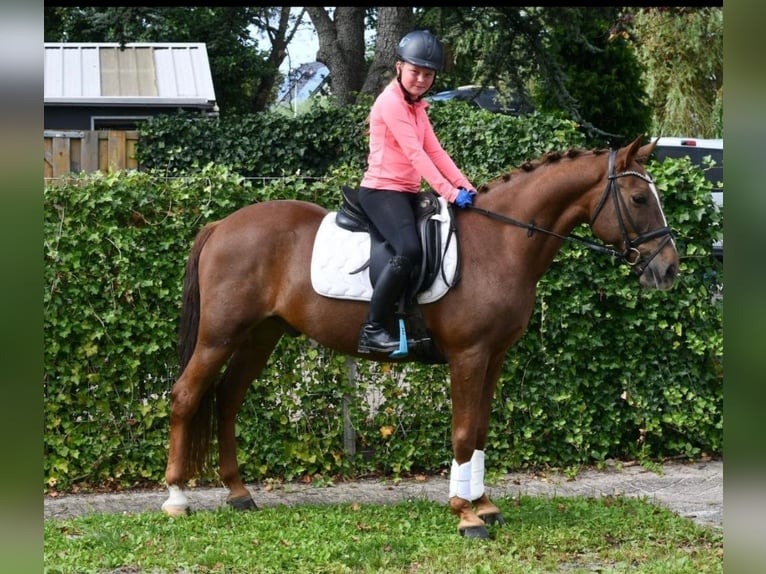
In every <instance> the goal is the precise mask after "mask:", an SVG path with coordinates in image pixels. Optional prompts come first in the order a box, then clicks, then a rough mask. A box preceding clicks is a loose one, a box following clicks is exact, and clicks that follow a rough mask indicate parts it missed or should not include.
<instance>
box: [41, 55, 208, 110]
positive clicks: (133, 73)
mask: <svg viewBox="0 0 766 574" xmlns="http://www.w3.org/2000/svg"><path fill="white" fill-rule="evenodd" d="M44 46H45V68H44V81H45V92H44V94H45V96H44V98H45V103H46V104H98V105H126V104H133V105H179V104H184V105H194V104H198V105H200V104H209V105H212V104H215V90H214V88H213V78H212V75H211V73H210V63H209V61H208V57H207V48H206V47H205V44H204V43H133V44H126V45H125V46H124V48H122V49H121V48H120V45H119V44H117V43H47V42H46V43H45V44H44Z"/></svg>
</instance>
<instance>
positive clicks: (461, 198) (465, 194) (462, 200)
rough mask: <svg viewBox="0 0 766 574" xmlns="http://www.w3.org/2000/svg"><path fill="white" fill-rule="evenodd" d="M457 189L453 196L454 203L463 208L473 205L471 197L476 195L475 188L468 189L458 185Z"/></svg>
mask: <svg viewBox="0 0 766 574" xmlns="http://www.w3.org/2000/svg"><path fill="white" fill-rule="evenodd" d="M458 190H459V191H458V194H457V197H456V198H455V205H457V206H458V207H463V208H465V207H468V206H469V205H473V198H474V197H475V196H476V190H475V189H471V190H468V189H466V188H464V187H459V188H458Z"/></svg>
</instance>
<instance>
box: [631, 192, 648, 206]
mask: <svg viewBox="0 0 766 574" xmlns="http://www.w3.org/2000/svg"><path fill="white" fill-rule="evenodd" d="M632 199H633V203H635V204H636V205H645V204H646V196H645V195H643V194H640V193H637V194H636V195H634V196H633V197H632Z"/></svg>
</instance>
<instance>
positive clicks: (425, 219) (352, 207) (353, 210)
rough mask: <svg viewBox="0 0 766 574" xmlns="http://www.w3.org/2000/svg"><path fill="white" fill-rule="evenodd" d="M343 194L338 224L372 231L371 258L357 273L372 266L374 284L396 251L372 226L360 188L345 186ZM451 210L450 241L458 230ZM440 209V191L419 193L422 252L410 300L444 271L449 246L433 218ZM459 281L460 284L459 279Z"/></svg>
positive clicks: (410, 289)
mask: <svg viewBox="0 0 766 574" xmlns="http://www.w3.org/2000/svg"><path fill="white" fill-rule="evenodd" d="M341 195H342V196H343V202H342V204H341V207H340V209H338V214H337V215H336V217H335V223H336V224H337V225H338V226H339V227H342V228H343V229H346V230H347V231H352V232H364V233H369V234H370V259H369V260H368V261H367V262H366V263H365V264H364V265H362V266H361V267H360V268H359V269H357V270H356V271H354V272H360V271H363V270H364V269H366V268H368V267H369V271H370V282H371V283H372V285H373V286H374V285H375V282H376V280H377V278H378V276H379V275H380V272H381V271H382V270H383V268H384V267H385V266H386V264H387V263H388V261H389V260H390V259H391V257H393V256H394V255H395V253H394V252H393V250H392V249H391V246H390V245H389V244H388V242H387V241H386V240H385V239H383V237H382V236H381V235H380V234H379V233H378V232H377V231H376V230H375V227H374V226H373V225H371V223H370V220H369V218H368V217H367V214H366V213H365V212H364V209H363V208H362V206H361V204H360V203H359V190H358V189H353V188H351V187H348V186H345V185H344V186H343V187H342V189H341ZM447 209H449V210H450V214H449V215H450V233H449V235H448V237H447V241H448V242H449V241H451V240H452V238H453V237H454V236H455V231H456V230H455V224H454V217H453V213H452V206H448V207H447ZM440 211H441V205H440V203H439V199H438V196H437V195H436V192H433V191H429V192H423V193H420V194H419V195H418V202H417V204H416V207H415V220H416V226H417V231H418V237H419V238H420V246H421V250H422V254H421V258H420V261H421V263H420V268H419V269H416V270H414V271H413V275H414V277H413V278H412V280H411V281H410V285H409V288H408V290H407V300H408V301H410V300H414V298H415V297H416V296H417V294H418V293H420V292H422V291H424V290H426V289H428V288H429V287H430V286H431V284H432V283H433V282H434V280H435V279H436V277H437V276H438V275H439V272H440V271H441V270H442V254H443V253H444V251H445V249H446V246H445V247H443V246H442V237H441V232H440V228H439V222H438V221H436V220H434V219H433V218H432V217H431V216H433V215H434V214H438V213H440ZM458 268H459V266H458ZM455 283H457V278H456V279H455Z"/></svg>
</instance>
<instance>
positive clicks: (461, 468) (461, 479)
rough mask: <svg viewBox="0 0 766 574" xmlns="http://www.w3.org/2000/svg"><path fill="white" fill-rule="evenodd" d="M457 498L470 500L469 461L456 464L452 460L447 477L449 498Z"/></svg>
mask: <svg viewBox="0 0 766 574" xmlns="http://www.w3.org/2000/svg"><path fill="white" fill-rule="evenodd" d="M453 496H458V497H460V498H462V499H464V500H471V461H468V462H464V463H463V464H458V463H457V461H456V460H455V459H454V458H453V459H452V470H451V471H450V475H449V497H450V498H452V497H453Z"/></svg>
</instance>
